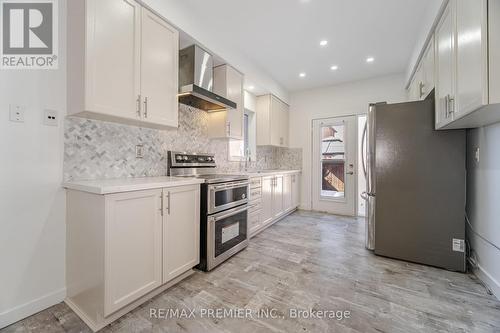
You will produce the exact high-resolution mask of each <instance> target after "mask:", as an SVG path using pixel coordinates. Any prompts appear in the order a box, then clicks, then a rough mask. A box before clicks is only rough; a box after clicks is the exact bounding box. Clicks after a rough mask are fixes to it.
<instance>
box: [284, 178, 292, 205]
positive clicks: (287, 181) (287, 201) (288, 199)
mask: <svg viewBox="0 0 500 333" xmlns="http://www.w3.org/2000/svg"><path fill="white" fill-rule="evenodd" d="M292 208H293V205H292V175H289V174H287V175H284V176H283V211H285V212H287V211H289V210H291V209H292Z"/></svg>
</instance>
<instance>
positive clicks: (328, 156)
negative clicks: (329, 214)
mask: <svg viewBox="0 0 500 333" xmlns="http://www.w3.org/2000/svg"><path fill="white" fill-rule="evenodd" d="M320 132H321V137H320V140H321V142H320V146H321V156H320V159H321V163H320V167H321V175H322V176H321V196H322V197H327V198H337V199H342V198H344V197H345V179H346V177H345V172H346V170H345V169H346V168H345V161H346V160H345V155H346V151H345V136H344V132H345V125H344V123H341V124H336V125H322V126H321V129H320Z"/></svg>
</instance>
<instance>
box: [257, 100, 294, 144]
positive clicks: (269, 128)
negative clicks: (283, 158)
mask: <svg viewBox="0 0 500 333" xmlns="http://www.w3.org/2000/svg"><path fill="white" fill-rule="evenodd" d="M288 109H289V107H288V105H287V104H286V103H284V102H283V101H281V100H280V99H279V98H277V97H276V96H274V95H264V96H259V97H257V107H256V110H257V145H258V146H275V147H288V145H289V133H288V132H289V110H288Z"/></svg>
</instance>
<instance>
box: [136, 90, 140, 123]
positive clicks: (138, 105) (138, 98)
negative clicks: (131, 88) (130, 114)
mask: <svg viewBox="0 0 500 333" xmlns="http://www.w3.org/2000/svg"><path fill="white" fill-rule="evenodd" d="M136 102H137V116H139V118H141V95H140V94H139V95H137V100H136Z"/></svg>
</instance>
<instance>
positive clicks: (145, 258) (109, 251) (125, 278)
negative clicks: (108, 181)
mask: <svg viewBox="0 0 500 333" xmlns="http://www.w3.org/2000/svg"><path fill="white" fill-rule="evenodd" d="M161 193H162V191H161V189H160V190H149V191H137V192H127V193H119V194H112V195H107V196H105V202H106V203H105V205H106V206H105V207H106V208H105V210H106V213H105V214H106V217H105V220H106V221H105V225H106V226H105V236H104V242H105V250H104V252H105V254H104V255H105V271H104V293H105V296H104V298H105V302H104V315H105V316H107V315H110V314H111V313H113V312H115V311H116V310H118V309H120V308H122V307H124V306H125V305H127V304H129V303H131V302H132V301H134V300H136V299H137V298H139V297H141V296H144V295H145V294H147V293H148V292H150V291H151V290H153V289H155V288H157V287H159V286H160V285H161V284H162V272H161V266H162V263H161V258H162V237H161V231H162V215H161Z"/></svg>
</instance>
